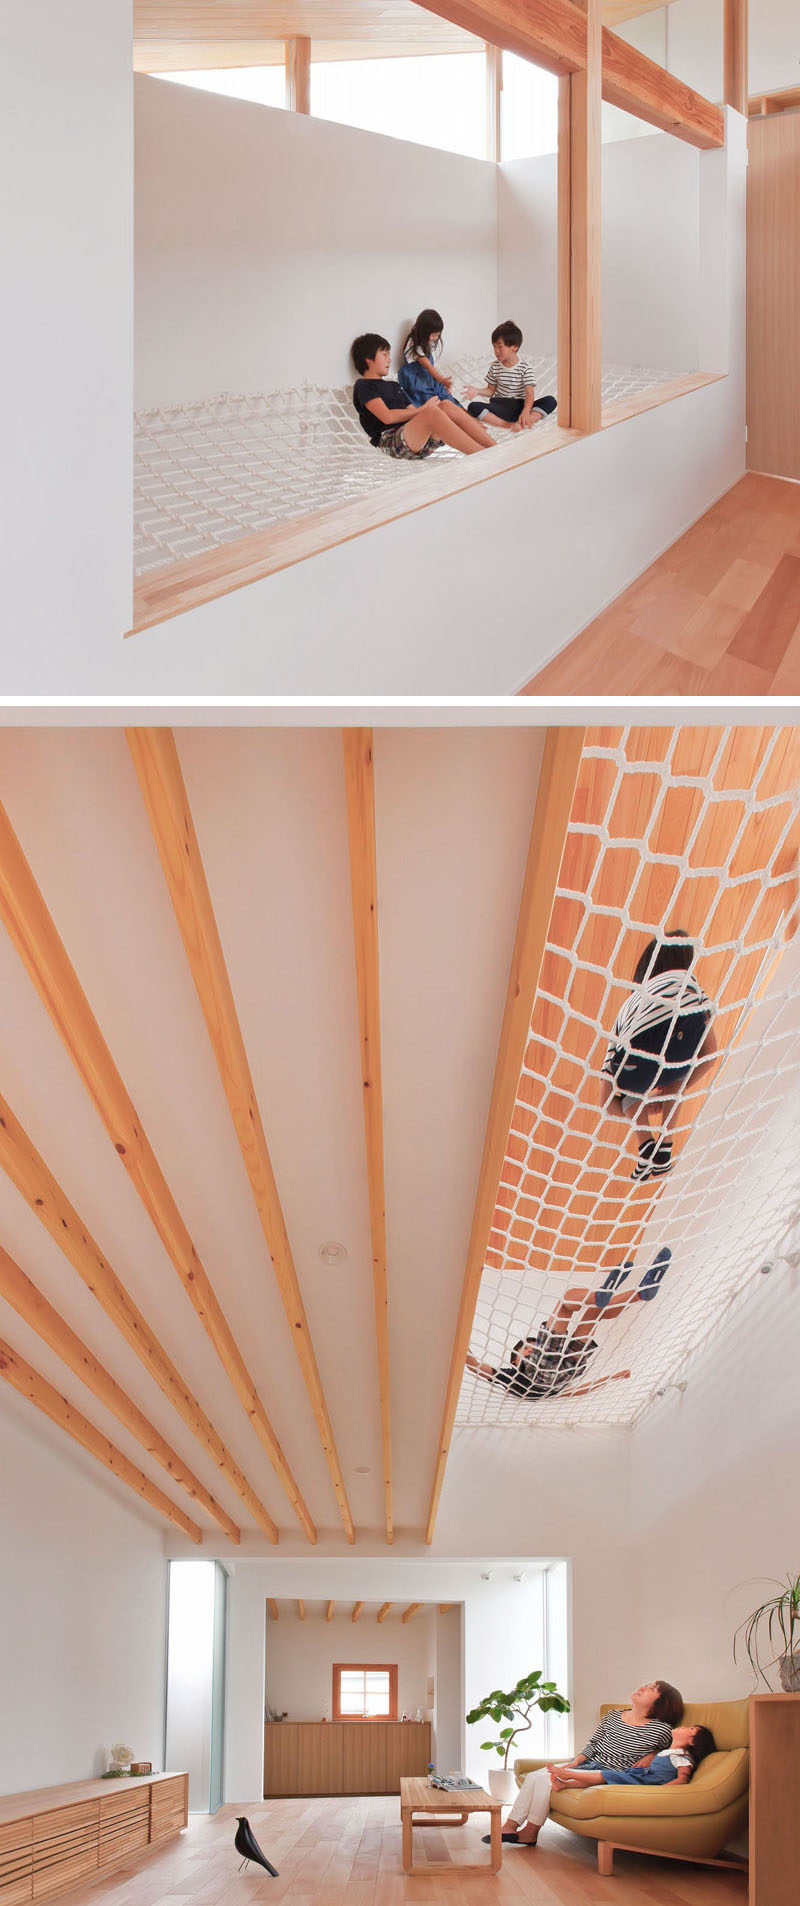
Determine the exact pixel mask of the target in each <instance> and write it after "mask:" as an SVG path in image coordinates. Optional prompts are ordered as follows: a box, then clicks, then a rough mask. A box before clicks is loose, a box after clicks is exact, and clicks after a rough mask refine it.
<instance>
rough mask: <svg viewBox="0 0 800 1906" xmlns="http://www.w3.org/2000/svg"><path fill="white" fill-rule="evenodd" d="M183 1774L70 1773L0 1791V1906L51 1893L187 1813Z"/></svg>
mask: <svg viewBox="0 0 800 1906" xmlns="http://www.w3.org/2000/svg"><path fill="white" fill-rule="evenodd" d="M188 1797H189V1777H188V1775H187V1774H166V1775H162V1774H156V1775H154V1776H153V1778H152V1780H151V1779H148V1778H147V1777H145V1778H143V1779H124V1780H119V1781H113V1782H107V1781H104V1780H84V1781H75V1782H74V1783H73V1784H72V1785H71V1786H66V1787H49V1788H41V1789H39V1790H38V1791H36V1790H34V1791H33V1792H31V1793H24V1794H11V1795H10V1796H9V1797H8V1798H5V1799H0V1906H19V1902H21V1901H23V1900H40V1899H41V1900H53V1899H57V1898H60V1897H61V1895H62V1893H66V1892H68V1891H69V1889H70V1887H72V1886H75V1885H77V1884H78V1883H79V1881H81V1880H85V1879H89V1878H91V1875H92V1874H93V1873H96V1872H97V1871H98V1870H99V1869H100V1868H101V1867H102V1869H103V1870H104V1871H108V1870H109V1869H110V1868H112V1867H115V1866H119V1865H121V1864H122V1862H123V1861H124V1860H128V1859H130V1858H131V1856H132V1855H133V1854H135V1853H137V1852H138V1851H139V1850H140V1849H142V1848H144V1847H146V1846H149V1844H150V1842H151V1841H152V1840H161V1839H165V1838H166V1837H167V1835H168V1834H172V1833H179V1832H180V1830H181V1828H182V1827H185V1825H186V1821H187V1818H188Z"/></svg>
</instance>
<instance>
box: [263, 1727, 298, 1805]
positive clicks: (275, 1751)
mask: <svg viewBox="0 0 800 1906" xmlns="http://www.w3.org/2000/svg"><path fill="white" fill-rule="evenodd" d="M299 1747H300V1728H299V1724H298V1722H297V1721H272V1722H271V1723H270V1724H269V1725H268V1726H267V1727H265V1729H264V1795H265V1798H266V1797H267V1796H269V1795H274V1794H291V1793H297V1790H298V1789H297V1775H298V1754H299Z"/></svg>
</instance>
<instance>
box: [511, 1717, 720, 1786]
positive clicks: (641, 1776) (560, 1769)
mask: <svg viewBox="0 0 800 1906" xmlns="http://www.w3.org/2000/svg"><path fill="white" fill-rule="evenodd" d="M715 1749H716V1742H715V1740H714V1736H713V1734H712V1732H711V1729H710V1727H703V1726H702V1725H701V1724H700V1722H699V1721H697V1722H695V1724H694V1726H693V1727H673V1730H672V1741H671V1744H670V1746H669V1747H662V1748H661V1749H660V1750H659V1752H658V1753H657V1754H645V1755H644V1757H643V1759H642V1760H637V1761H636V1762H635V1763H634V1765H633V1767H630V1768H629V1769H628V1771H627V1773H623V1772H622V1770H621V1769H620V1768H618V1767H617V1768H615V1767H604V1766H603V1765H602V1764H601V1763H600V1762H599V1761H596V1760H585V1761H583V1763H582V1765H581V1766H580V1767H576V1766H573V1767H566V1766H564V1765H563V1763H559V1762H558V1761H552V1760H551V1761H548V1763H547V1771H548V1773H549V1775H550V1779H551V1784H552V1792H553V1793H560V1792H561V1790H562V1788H570V1787H572V1788H575V1787H603V1786H605V1787H668V1786H671V1785H672V1783H673V1782H676V1783H677V1785H678V1786H679V1787H683V1786H685V1785H686V1782H687V1780H691V1778H692V1774H694V1773H696V1772H697V1769H698V1767H699V1765H700V1762H701V1760H705V1758H706V1755H707V1754H713V1753H714V1752H715Z"/></svg>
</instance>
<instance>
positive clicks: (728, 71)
mask: <svg viewBox="0 0 800 1906" xmlns="http://www.w3.org/2000/svg"><path fill="white" fill-rule="evenodd" d="M724 5H725V12H724V25H723V42H722V73H723V85H722V97H723V100H724V102H725V105H726V106H734V107H735V109H736V111H737V113H746V112H747V0H724Z"/></svg>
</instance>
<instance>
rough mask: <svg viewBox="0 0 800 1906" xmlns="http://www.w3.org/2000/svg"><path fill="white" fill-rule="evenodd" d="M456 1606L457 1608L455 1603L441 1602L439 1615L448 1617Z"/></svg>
mask: <svg viewBox="0 0 800 1906" xmlns="http://www.w3.org/2000/svg"><path fill="white" fill-rule="evenodd" d="M455 1606H456V1604H455V1602H440V1603H439V1614H440V1615H448V1614H449V1613H450V1610H451V1608H455Z"/></svg>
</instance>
